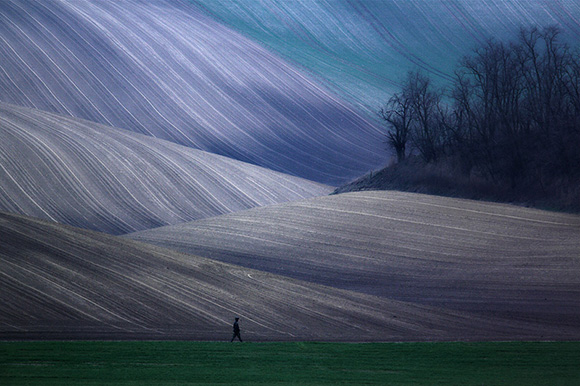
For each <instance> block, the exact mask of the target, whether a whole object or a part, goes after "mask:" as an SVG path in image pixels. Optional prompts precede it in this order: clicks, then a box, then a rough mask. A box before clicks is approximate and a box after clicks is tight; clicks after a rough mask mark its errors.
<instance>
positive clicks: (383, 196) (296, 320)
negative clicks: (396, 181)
mask: <svg viewBox="0 0 580 386" xmlns="http://www.w3.org/2000/svg"><path fill="white" fill-rule="evenodd" d="M275 214H277V215H275ZM418 218H421V219H422V220H421V221H418ZM459 218H462V219H463V220H462V221H459ZM0 219H1V220H0V285H1V287H2V292H1V294H0V304H1V308H0V338H2V339H33V338H34V339H53V338H54V339H56V338H59V339H61V338H62V339H198V340H227V339H229V338H230V334H231V331H230V329H231V327H230V325H231V323H232V321H233V317H234V316H240V317H241V320H242V331H243V334H244V335H243V336H244V337H245V338H246V339H247V340H253V341H263V340H329V341H333V340H336V341H404V340H424V341H429V340H508V339H530V340H535V339H577V338H578V337H580V323H578V320H579V313H580V307H578V305H579V302H578V299H579V296H578V295H579V294H578V292H579V288H580V287H579V285H578V284H579V283H578V282H579V281H580V279H579V276H580V275H578V273H579V265H580V263H579V262H578V258H577V257H578V251H579V241H578V238H577V237H576V236H577V235H578V229H579V228H578V217H576V216H571V215H561V214H555V213H547V212H540V211H532V210H527V209H523V208H515V207H509V206H500V205H491V204H484V203H474V202H469V201H458V200H447V199H441V198H434V197H429V196H420V195H408V194H399V193H388V192H387V193H386V192H382V193H362V194H348V195H341V196H330V197H323V198H318V199H313V200H306V201H303V202H296V203H292V204H282V205H278V206H272V207H268V208H261V209H256V210H249V211H246V212H242V213H238V214H232V215H226V216H222V217H218V218H215V219H211V220H210V219H207V220H201V221H200V222H196V223H191V224H187V225H184V226H180V227H174V228H172V229H171V228H160V229H158V230H157V231H155V232H154V231H151V232H147V234H141V235H139V238H142V239H146V238H147V239H148V240H149V241H151V240H153V236H154V235H157V237H159V238H160V239H161V238H162V236H163V235H165V237H167V235H173V243H175V240H180V242H181V244H180V245H179V246H176V247H179V248H184V245H185V242H188V243H189V245H191V246H192V247H191V248H192V249H193V246H194V245H195V244H197V245H198V247H197V248H198V251H199V252H200V253H203V254H206V255H207V256H210V255H211V257H213V258H214V259H208V258H205V257H200V256H198V255H195V254H184V253H180V252H177V251H174V250H170V249H164V248H161V247H157V246H153V245H150V244H145V243H142V242H138V241H134V240H129V239H127V238H119V237H114V236H110V235H106V234H102V233H96V232H92V231H87V230H81V229H77V228H72V227H69V226H63V225H57V224H52V223H47V222H42V221H40V220H36V219H30V218H26V217H20V216H16V215H12V214H2V216H1V217H0ZM355 220H356V221H355ZM220 224H221V225H222V226H223V227H224V228H220V227H219V225H220ZM226 225H227V227H226ZM244 232H247V234H245V233H244ZM145 236H147V237H145ZM194 240H195V242H194ZM211 240H213V242H214V244H215V245H214V246H213V247H212V246H210V245H209V244H210V241H211ZM157 242H159V240H158V241H157ZM171 242H172V241H171V240H169V241H167V242H166V243H171ZM199 245H202V246H203V248H201V247H199ZM220 246H221V247H220ZM220 248H221V249H220ZM240 250H245V251H246V252H245V253H242V252H240ZM500 251H501V253H500ZM252 256H253V257H252ZM218 258H219V259H223V260H228V259H229V260H232V261H233V260H234V259H237V260H236V261H235V262H236V265H233V264H230V263H225V262H219V261H217V260H216V259H218ZM244 265H246V266H248V265H254V266H256V267H258V266H261V267H262V269H260V270H257V269H255V268H249V267H244ZM266 271H279V273H283V274H284V275H281V274H279V273H278V274H276V273H272V272H266ZM290 276H295V277H294V278H292V277H290Z"/></svg>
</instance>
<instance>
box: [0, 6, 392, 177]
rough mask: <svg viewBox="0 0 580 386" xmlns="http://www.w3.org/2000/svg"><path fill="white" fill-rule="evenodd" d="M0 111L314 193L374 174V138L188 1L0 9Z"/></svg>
mask: <svg viewBox="0 0 580 386" xmlns="http://www.w3.org/2000/svg"><path fill="white" fill-rule="evenodd" d="M0 36H1V37H2V38H1V39H0V55H1V56H2V61H1V62H0V74H2V75H1V76H0V88H1V89H2V90H3V91H4V92H3V93H2V95H1V96H0V100H1V101H3V102H7V103H11V104H15V105H21V106H27V107H33V108H37V109H40V110H46V111H50V112H54V113H59V114H64V115H69V116H74V117H78V118H83V119H87V120H90V121H94V122H98V123H102V124H106V125H109V126H113V127H118V128H122V129H127V130H132V131H136V132H139V133H143V134H147V135H151V136H155V137H159V138H163V139H167V140H170V141H173V142H176V143H179V144H182V145H186V146H190V147H194V148H198V149H201V150H206V151H209V152H212V153H217V154H221V155H225V156H228V157H232V158H235V159H238V160H241V161H245V162H250V163H254V164H257V165H260V166H264V167H267V168H269V169H273V170H277V171H281V172H285V173H289V174H293V175H297V176H301V177H304V178H308V179H311V180H315V181H318V182H323V183H329V184H339V183H343V182H346V181H348V180H349V179H352V178H354V177H356V176H358V175H360V174H362V173H364V172H365V171H366V170H368V169H370V168H373V167H376V165H378V164H380V163H381V162H382V156H383V155H382V153H383V150H382V144H381V139H380V130H379V128H378V127H376V126H375V124H374V123H372V122H370V121H369V120H368V119H367V118H366V117H365V115H364V114H360V113H358V112H357V111H356V110H355V109H354V108H353V107H352V106H350V105H349V104H348V103H346V102H344V101H343V100H342V99H341V98H340V97H339V96H337V95H334V94H332V93H330V92H328V91H327V90H326V89H325V88H324V87H322V86H321V85H320V84H318V83H317V82H316V81H315V80H314V78H312V77H311V76H309V75H308V74H307V73H306V72H305V71H303V70H301V69H300V68H298V67H296V66H294V65H292V64H290V63H288V62H285V61H284V60H282V59H280V58H279V57H278V56H276V55H275V54H273V53H272V52H270V51H268V50H266V49H265V48H263V47H262V46H260V45H258V44H257V43H255V42H253V41H251V40H249V39H248V38H246V37H244V36H243V35H241V34H239V33H237V32H234V31H233V30H231V29H229V28H227V27H225V26H224V25H222V24H220V23H218V22H217V21H215V20H213V19H212V18H210V17H208V16H207V15H206V14H205V13H204V12H202V11H200V10H199V9H197V8H196V7H193V6H192V5H191V3H190V2H189V1H186V0H177V1H164V0H161V1H154V2H145V1H133V0H124V1H121V2H113V1H92V0H86V1H49V2H45V1H26V0H7V1H2V2H0Z"/></svg>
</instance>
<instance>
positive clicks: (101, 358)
mask: <svg viewBox="0 0 580 386" xmlns="http://www.w3.org/2000/svg"><path fill="white" fill-rule="evenodd" d="M191 384H196V385H225V384H236V385H256V384H264V385H340V384H352V385H385V384H401V385H405V384H412V385H416V384H428V385H434V384H454V385H482V384H483V385H580V342H506V343H302V342H294V343H245V342H244V343H229V342H223V343H222V342H183V341H181V342H85V341H75V342H52V341H48V342H0V385H191Z"/></svg>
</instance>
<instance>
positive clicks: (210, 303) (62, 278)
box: [0, 213, 577, 341]
mask: <svg viewBox="0 0 580 386" xmlns="http://www.w3.org/2000/svg"><path fill="white" fill-rule="evenodd" d="M0 285H1V287H2V291H1V292H0V339H38V338H42V339H48V338H51V339H202V340H207V339H215V340H227V339H229V338H230V337H231V323H232V321H233V317H234V316H239V317H241V319H242V331H243V334H244V335H243V336H244V337H245V338H246V340H250V341H260V340H310V339H315V340H338V341H342V340H344V341H352V340H356V341H363V340H444V339H445V340H449V339H506V338H507V337H510V338H514V337H522V338H529V337H537V336H539V335H540V334H546V336H549V337H560V338H565V337H573V336H574V335H573V334H574V333H577V330H574V329H573V328H561V329H558V330H555V329H553V328H551V326H543V325H539V324H537V323H527V322H517V323H514V322H513V321H510V320H501V319H499V318H496V320H490V319H489V318H485V317H479V316H475V315H470V314H468V313H460V312H454V311H448V310H444V309H441V308H435V307H427V306H421V305H416V304H410V303H405V302H400V301H394V300H390V299H386V298H381V297H376V296H371V295H365V294H361V293H357V292H350V291H344V290H338V289H336V288H331V287H325V286H320V285H316V284H312V283H307V282H303V281H298V280H294V279H289V278H285V277H281V276H277V275H273V274H269V273H265V272H260V271H255V270H252V269H248V268H243V267H239V266H235V265H229V264H225V263H220V262H216V261H214V260H209V259H205V258H201V257H197V256H192V255H185V254H180V253H177V252H175V251H171V250H167V249H162V248H157V247H153V246H151V245H148V244H143V243H139V242H135V241H132V240H127V239H123V238H119V237H114V236H110V235H106V234H102V233H97V232H92V231H87V230H81V229H77V228H73V227H69V226H63V225H58V224H53V223H48V222H43V221H39V220H36V219H31V218H26V217H22V216H16V215H12V214H5V213H1V214H0ZM576 329H577V325H576Z"/></svg>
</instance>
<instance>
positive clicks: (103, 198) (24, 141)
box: [0, 104, 329, 234]
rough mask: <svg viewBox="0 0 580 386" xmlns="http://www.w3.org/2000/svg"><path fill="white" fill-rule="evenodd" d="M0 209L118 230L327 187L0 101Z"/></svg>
mask: <svg viewBox="0 0 580 386" xmlns="http://www.w3.org/2000/svg"><path fill="white" fill-rule="evenodd" d="M0 125H1V127H2V130H0V180H1V181H2V184H0V210H3V211H9V212H13V213H21V214H26V215H29V216H34V217H38V218H44V219H50V220H53V221H57V222H61V223H66V224H70V225H75V226H79V227H83V228H90V229H96V230H101V231H104V232H109V233H115V234H117V233H126V232H132V231H136V230H143V229H149V228H152V227H155V226H160V225H167V224H176V223H180V222H184V221H191V220H194V219H199V218H205V217H208V216H215V215H218V214H223V213H228V212H231V211H236V210H241V209H247V208H251V207H254V206H259V205H268V204H272V203H277V202H283V201H288V200H296V199H301V198H304V197H312V196H313V195H320V194H325V193H327V192H328V190H329V188H327V187H325V186H323V185H320V184H317V183H313V182H310V181H307V180H303V179H300V178H297V177H292V176H288V175H284V174H281V173H278V172H273V171H270V170H267V169H263V168H261V167H258V166H255V165H250V164H246V163H242V162H239V161H235V160H232V159H229V158H225V157H222V156H218V155H214V154H210V153H206V152H203V151H199V150H194V149H190V148H187V147H183V146H180V145H176V144H173V143H171V142H167V141H162V140H157V139H154V138H151V137H147V136H143V135H139V134H136V133H132V132H128V131H124V130H116V129H113V128H108V127H105V126H100V125H96V124H93V123H90V122H88V121H81V120H78V119H75V118H66V117H63V116H59V115H54V114H51V113H45V112H42V111H39V110H34V109H27V108H20V107H16V106H11V105H6V104H0Z"/></svg>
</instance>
